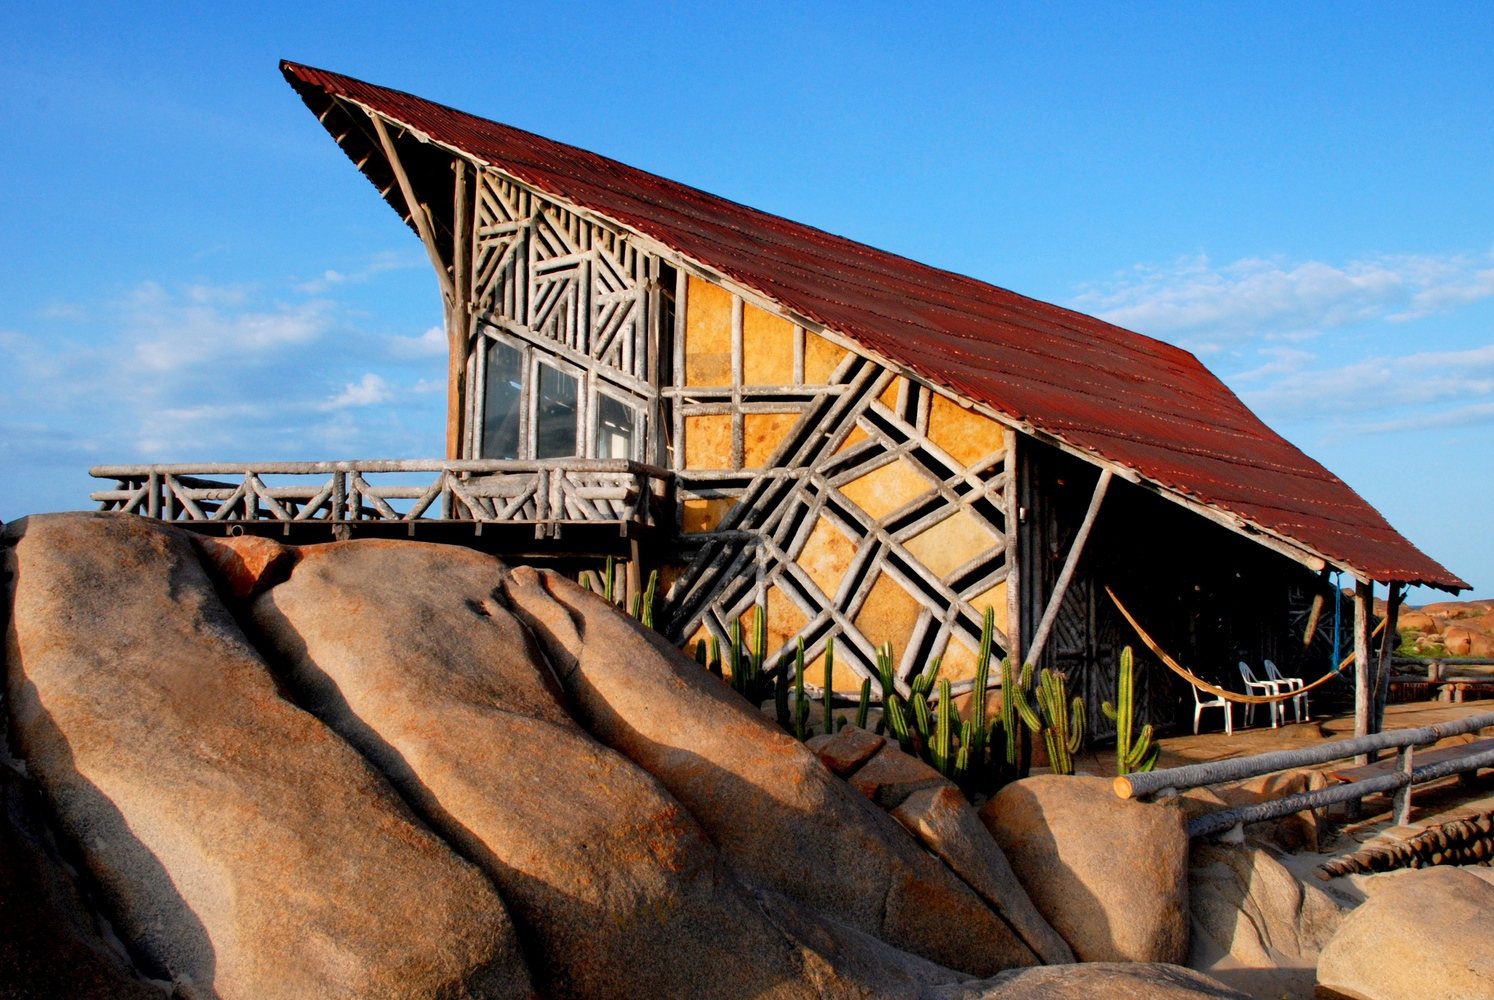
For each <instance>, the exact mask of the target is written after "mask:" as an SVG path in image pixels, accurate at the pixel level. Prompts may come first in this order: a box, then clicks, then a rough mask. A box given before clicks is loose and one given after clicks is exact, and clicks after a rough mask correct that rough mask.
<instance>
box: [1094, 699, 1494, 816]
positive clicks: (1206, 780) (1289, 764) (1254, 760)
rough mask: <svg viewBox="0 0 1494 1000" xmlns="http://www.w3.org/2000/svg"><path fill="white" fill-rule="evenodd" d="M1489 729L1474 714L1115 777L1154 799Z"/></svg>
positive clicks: (1127, 790) (1125, 790)
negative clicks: (1171, 791) (1168, 790)
mask: <svg viewBox="0 0 1494 1000" xmlns="http://www.w3.org/2000/svg"><path fill="white" fill-rule="evenodd" d="M1486 726H1494V712H1489V713H1485V714H1483V715H1470V716H1468V717H1467V718H1464V719H1454V720H1452V721H1450V722H1439V723H1437V724H1436V725H1433V726H1421V727H1420V728H1417V729H1393V730H1391V731H1389V732H1385V733H1372V734H1371V735H1369V736H1358V737H1355V738H1353V739H1347V740H1331V741H1329V742H1327V743H1320V744H1318V745H1317V746H1314V747H1304V748H1303V749H1300V750H1277V751H1274V752H1273V753H1263V754H1256V755H1255V756H1252V757H1235V758H1232V759H1230V760H1215V761H1209V762H1208V763H1206V764H1186V765H1184V766H1183V767H1170V768H1167V769H1165V770H1161V771H1144V772H1141V773H1139V774H1128V775H1125V776H1124V777H1120V778H1116V779H1115V794H1116V795H1118V796H1120V797H1121V798H1123V799H1129V798H1134V797H1136V796H1140V795H1152V794H1155V793H1156V792H1160V791H1161V790H1162V789H1164V788H1176V789H1179V790H1181V789H1184V788H1198V787H1200V786H1203V785H1217V784H1219V783H1220V782H1224V781H1239V780H1242V779H1244V778H1254V777H1258V776H1260V775H1262V774H1272V773H1274V772H1276V771H1285V770H1287V769H1289V768H1294V767H1312V766H1313V765H1316V764H1327V763H1329V762H1330V761H1335V760H1343V759H1344V758H1346V757H1357V756H1358V755H1360V754H1367V753H1372V752H1374V751H1377V750H1393V749H1396V748H1398V747H1405V746H1425V745H1426V744H1428V743H1436V742H1437V741H1438V740H1443V739H1446V738H1447V737H1449V736H1460V735H1462V734H1463V733H1472V732H1477V731H1478V730H1480V729H1483V728H1484V727H1486Z"/></svg>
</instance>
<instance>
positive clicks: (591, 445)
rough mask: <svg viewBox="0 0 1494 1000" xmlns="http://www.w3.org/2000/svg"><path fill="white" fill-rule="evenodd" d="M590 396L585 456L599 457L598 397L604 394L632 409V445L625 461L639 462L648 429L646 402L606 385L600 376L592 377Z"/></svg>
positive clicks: (599, 408) (599, 411) (599, 407)
mask: <svg viewBox="0 0 1494 1000" xmlns="http://www.w3.org/2000/svg"><path fill="white" fill-rule="evenodd" d="M590 396H591V400H590V404H589V405H588V407H587V410H588V413H589V416H588V419H587V424H586V454H587V456H588V457H591V458H600V457H601V456H600V455H598V454H597V418H598V417H599V416H600V415H601V412H602V408H601V405H600V403H599V399H600V397H602V396H606V397H607V398H608V399H610V400H612V401H613V402H614V403H620V404H622V405H623V406H626V407H627V408H628V409H629V410H631V411H632V413H633V441H632V446H631V448H630V451H631V454H630V455H628V457H627V461H630V462H641V461H643V459H642V458H641V457H640V455H641V453H642V451H643V447H644V439H645V435H646V434H647V431H648V405H647V402H646V401H645V400H642V399H639V398H638V397H637V396H635V395H633V394H632V393H630V392H628V391H627V390H626V389H620V388H617V387H615V386H612V385H608V384H607V383H606V382H605V381H603V380H602V379H600V378H593V379H592V387H591V393H590Z"/></svg>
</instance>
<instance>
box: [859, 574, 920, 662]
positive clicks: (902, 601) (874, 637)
mask: <svg viewBox="0 0 1494 1000" xmlns="http://www.w3.org/2000/svg"><path fill="white" fill-rule="evenodd" d="M922 610H923V605H922V604H919V603H918V601H917V600H916V599H915V598H914V597H913V595H912V594H910V593H908V592H907V591H906V590H904V589H903V585H902V584H900V583H898V582H897V581H896V580H894V579H893V578H892V577H891V576H890V575H888V574H887V573H886V572H882V573H880V574H878V576H877V582H876V583H874V584H872V589H871V593H869V594H867V596H866V603H864V604H862V605H861V610H860V611H858V612H857V613H856V628H858V629H859V630H860V631H861V634H862V635H864V636H866V638H867V639H869V640H870V641H871V643H872V645H874V646H877V647H879V648H880V647H881V645H882V643H884V642H890V643H892V658H893V662H894V663H896V662H899V661H901V659H902V656H903V651H904V650H903V647H904V646H905V645H906V644H907V641H908V636H909V635H911V634H912V632H913V626H914V625H915V624H917V622H918V613H919V612H920V611H922Z"/></svg>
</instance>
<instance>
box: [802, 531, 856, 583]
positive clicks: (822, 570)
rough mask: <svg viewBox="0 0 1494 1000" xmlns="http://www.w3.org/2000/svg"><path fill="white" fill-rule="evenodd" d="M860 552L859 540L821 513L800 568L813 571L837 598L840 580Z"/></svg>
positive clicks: (809, 571)
mask: <svg viewBox="0 0 1494 1000" xmlns="http://www.w3.org/2000/svg"><path fill="white" fill-rule="evenodd" d="M855 555H856V543H855V542H853V541H851V539H850V538H848V537H846V534H845V532H843V531H841V530H840V529H839V528H837V527H836V526H835V525H834V524H833V523H832V522H831V521H830V519H829V518H827V517H824V516H821V517H820V519H819V520H818V521H817V522H816V523H815V526H814V528H813V529H812V530H811V531H810V532H809V538H808V539H807V540H806V541H805V543H804V551H802V552H800V553H799V558H798V559H796V560H795V562H797V563H798V565H799V568H800V569H802V570H804V572H806V573H808V574H809V578H810V579H811V580H813V581H814V583H815V586H817V587H819V588H820V590H821V591H822V592H823V593H824V595H825V596H826V597H828V598H830V599H831V600H834V599H835V592H836V590H838V589H839V588H840V581H841V579H842V578H843V577H844V576H845V575H846V570H848V569H850V567H851V560H852V559H853V558H855Z"/></svg>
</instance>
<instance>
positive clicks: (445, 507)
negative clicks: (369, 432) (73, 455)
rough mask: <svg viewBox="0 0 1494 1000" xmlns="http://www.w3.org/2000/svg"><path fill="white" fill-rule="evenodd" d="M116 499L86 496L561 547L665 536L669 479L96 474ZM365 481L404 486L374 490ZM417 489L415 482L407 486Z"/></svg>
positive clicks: (303, 467)
mask: <svg viewBox="0 0 1494 1000" xmlns="http://www.w3.org/2000/svg"><path fill="white" fill-rule="evenodd" d="M89 474H90V475H92V476H94V477H95V478H97V479H112V480H114V481H115V486H114V488H113V489H105V490H97V491H95V492H93V493H92V494H91V496H92V499H93V500H95V501H96V502H98V503H99V505H100V509H101V510H117V511H128V512H132V513H136V514H142V515H144V516H146V517H153V518H160V519H163V520H167V521H175V522H181V523H183V525H184V526H186V527H201V528H209V527H212V526H213V523H214V522H218V523H223V524H242V523H244V522H265V521H271V522H284V523H285V524H286V525H287V526H289V525H294V524H297V523H310V524H315V523H321V524H328V523H331V524H333V525H348V526H357V525H377V524H384V525H389V526H393V525H395V524H400V523H403V524H409V525H412V527H411V529H410V532H411V533H412V534H413V533H414V528H413V525H414V524H416V523H445V524H452V523H453V522H464V521H465V522H475V524H474V527H475V529H476V530H477V532H478V533H479V534H480V533H481V525H483V524H494V523H497V524H510V525H512V524H533V525H534V537H535V538H546V537H549V538H558V537H559V535H560V528H561V526H562V525H565V524H578V523H579V524H592V525H600V524H606V523H613V524H617V525H618V526H619V527H620V528H621V529H622V533H623V534H624V535H630V534H631V533H632V532H631V531H630V530H629V529H630V528H652V527H655V526H662V527H666V528H667V527H670V526H672V525H673V521H674V519H673V515H672V513H671V514H669V515H667V516H666V513H665V505H666V504H667V503H669V502H670V487H671V481H672V476H671V473H669V472H667V471H665V470H664V469H659V468H655V467H653V466H650V465H644V464H642V463H640V462H630V461H626V460H622V459H576V458H569V459H553V460H549V461H541V462H508V461H497V460H464V461H438V460H421V459H416V460H393V461H353V462H250V463H245V464H233V463H227V462H220V463H204V464H195V465H99V466H95V467H94V468H92V469H90V470H89ZM370 477H378V478H384V479H387V478H389V477H396V478H398V479H399V480H400V481H399V482H386V483H379V484H375V483H373V482H370ZM412 481H413V482H412Z"/></svg>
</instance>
